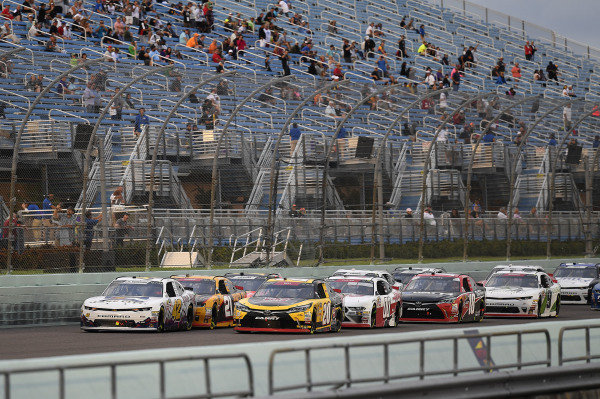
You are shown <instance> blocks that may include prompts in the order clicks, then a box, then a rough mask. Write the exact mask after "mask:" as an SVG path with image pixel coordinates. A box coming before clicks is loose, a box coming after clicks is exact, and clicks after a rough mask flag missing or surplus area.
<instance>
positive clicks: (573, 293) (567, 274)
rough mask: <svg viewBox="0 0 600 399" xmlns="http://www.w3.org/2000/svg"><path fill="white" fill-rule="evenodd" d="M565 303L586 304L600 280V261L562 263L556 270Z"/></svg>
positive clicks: (555, 276) (561, 295)
mask: <svg viewBox="0 0 600 399" xmlns="http://www.w3.org/2000/svg"><path fill="white" fill-rule="evenodd" d="M554 278H555V279H556V281H558V283H559V284H560V288H561V291H560V297H561V299H562V301H563V303H574V304H586V303H588V301H589V298H590V294H591V291H592V288H593V287H594V286H595V285H596V284H597V283H599V282H600V263H597V264H594V263H561V265H560V266H558V267H557V268H556V270H555V271H554Z"/></svg>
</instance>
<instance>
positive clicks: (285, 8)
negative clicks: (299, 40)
mask: <svg viewBox="0 0 600 399" xmlns="http://www.w3.org/2000/svg"><path fill="white" fill-rule="evenodd" d="M279 8H281V12H282V13H283V14H285V15H286V16H287V15H288V13H289V12H290V7H288V4H287V3H286V2H285V0H281V1H280V2H279Z"/></svg>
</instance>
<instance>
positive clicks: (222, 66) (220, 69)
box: [215, 60, 225, 73]
mask: <svg viewBox="0 0 600 399" xmlns="http://www.w3.org/2000/svg"><path fill="white" fill-rule="evenodd" d="M215 70H216V72H217V73H225V61H224V60H220V61H219V64H218V65H217V66H216V67H215Z"/></svg>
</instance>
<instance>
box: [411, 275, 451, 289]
mask: <svg viewBox="0 0 600 399" xmlns="http://www.w3.org/2000/svg"><path fill="white" fill-rule="evenodd" d="M404 292H460V279H459V278H458V277H415V278H413V279H412V280H410V283H408V285H407V286H406V288H405V289H404Z"/></svg>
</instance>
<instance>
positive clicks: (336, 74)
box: [332, 62, 344, 80]
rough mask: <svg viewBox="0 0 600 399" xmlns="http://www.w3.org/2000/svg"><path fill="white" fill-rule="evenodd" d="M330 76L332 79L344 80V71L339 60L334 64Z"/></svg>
mask: <svg viewBox="0 0 600 399" xmlns="http://www.w3.org/2000/svg"><path fill="white" fill-rule="evenodd" d="M332 78H333V79H334V80H344V72H343V71H342V64H340V63H339V62H338V63H336V64H335V68H334V69H333V73H332Z"/></svg>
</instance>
